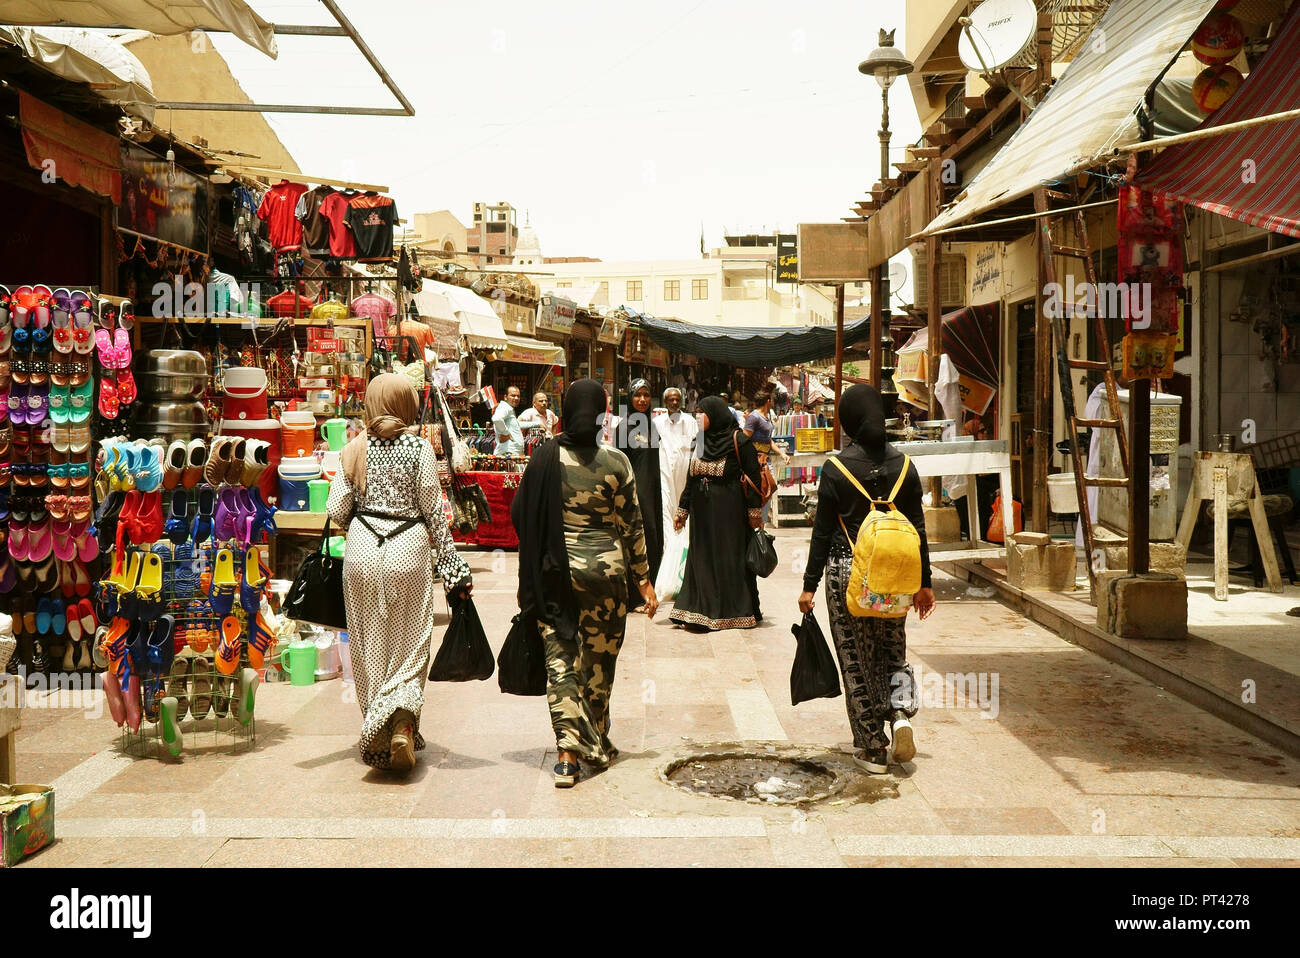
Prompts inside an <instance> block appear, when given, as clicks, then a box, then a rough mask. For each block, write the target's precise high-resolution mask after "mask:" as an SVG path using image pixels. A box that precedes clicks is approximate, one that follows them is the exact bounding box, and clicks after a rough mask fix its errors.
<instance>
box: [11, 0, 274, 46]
mask: <svg viewBox="0 0 1300 958" xmlns="http://www.w3.org/2000/svg"><path fill="white" fill-rule="evenodd" d="M4 20H5V22H6V23H12V24H17V25H20V26H27V27H53V26H77V27H120V28H124V29H128V30H146V31H148V32H149V33H156V34H158V35H159V36H164V37H168V36H173V35H175V34H178V33H190V32H192V31H195V30H217V31H221V30H229V31H230V32H231V33H232V34H234V35H235V36H237V37H238V38H239V39H241V40H243V41H244V42H245V43H247V44H248V45H249V46H251V47H253V48H255V49H257V50H261V51H262V52H263V53H265V54H266V55H267V56H268V57H270V58H271V59H273V60H274V59H275V57H276V55H277V53H278V52H279V51H278V49H277V47H276V43H275V27H274V26H273V25H272V24H271V23H269V22H267V21H266V20H263V19H262V18H261V17H260V16H258V15H257V14H256V13H255V12H254V11H253V9H252V8H251V7H250V6H249V5H248V4H247V3H245V2H244V0H95V2H94V3H87V2H86V0H13V2H10V3H6V4H5V10H4Z"/></svg>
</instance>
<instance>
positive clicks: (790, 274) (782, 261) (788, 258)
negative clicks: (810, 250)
mask: <svg viewBox="0 0 1300 958" xmlns="http://www.w3.org/2000/svg"><path fill="white" fill-rule="evenodd" d="M776 281H777V282H778V283H797V282H799V235H798V234H797V233H778V234H777V236H776Z"/></svg>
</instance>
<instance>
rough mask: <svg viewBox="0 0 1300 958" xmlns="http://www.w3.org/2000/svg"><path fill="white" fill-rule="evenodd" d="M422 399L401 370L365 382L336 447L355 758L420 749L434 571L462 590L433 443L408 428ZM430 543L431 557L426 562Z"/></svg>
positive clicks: (381, 764)
mask: <svg viewBox="0 0 1300 958" xmlns="http://www.w3.org/2000/svg"><path fill="white" fill-rule="evenodd" d="M418 407H419V400H418V398H417V396H416V392H415V387H414V386H413V385H412V384H411V381H410V380H409V379H408V378H406V377H405V376H398V375H395V374H392V373H388V374H385V375H382V376H376V377H375V378H374V379H372V380H371V381H370V383H369V385H368V386H367V387H366V429H365V431H364V432H363V433H361V435H359V436H357V437H356V438H355V439H353V440H352V441H351V442H350V443H348V445H347V446H346V447H345V448H344V450H343V457H342V459H343V468H342V469H341V470H339V474H338V475H337V476H336V477H335V479H334V482H333V484H332V485H331V487H330V496H329V504H328V506H327V508H328V511H329V516H330V519H331V520H332V521H333V522H335V523H336V524H337V525H338V526H339V527H340V528H344V527H345V528H346V529H347V548H346V551H345V552H344V555H343V595H344V600H345V605H346V608H347V616H348V639H349V643H348V644H349V651H350V653H351V656H352V677H353V680H354V682H355V683H356V693H357V704H358V705H360V706H361V712H362V715H363V716H364V720H363V722H362V725H361V741H360V748H361V758H362V761H364V762H365V763H366V764H367V765H370V766H373V767H375V768H384V769H393V770H395V771H409V770H410V769H411V767H412V766H413V765H414V764H415V753H416V751H418V750H420V749H422V748H424V739H423V737H422V736H421V735H420V730H419V727H420V711H421V709H422V708H423V706H424V683H425V677H426V675H427V674H428V671H429V654H430V646H431V643H432V640H433V569H434V568H436V569H437V571H438V574H439V576H441V578H442V581H443V586H444V588H445V589H446V590H447V591H452V590H460V591H461V592H462V593H463V594H465V595H469V593H470V591H471V588H472V584H471V581H470V571H469V566H468V565H467V564H466V562H465V560H464V559H463V558H461V557H460V556H459V555H458V554H457V553H456V549H455V546H454V545H453V543H452V539H451V531H450V530H449V529H448V527H447V519H446V517H445V515H444V512H443V497H442V486H441V485H439V483H438V468H437V461H436V459H435V457H434V452H433V448H432V447H431V446H430V445H429V444H428V443H427V442H426V441H425V440H423V439H421V438H419V437H417V436H415V435H413V434H412V433H411V425H412V423H414V422H415V418H416V412H417V410H418ZM430 546H432V549H433V561H432V562H430Z"/></svg>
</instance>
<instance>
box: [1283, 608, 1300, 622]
mask: <svg viewBox="0 0 1300 958" xmlns="http://www.w3.org/2000/svg"><path fill="white" fill-rule="evenodd" d="M1286 614H1287V615H1293V616H1295V617H1296V618H1297V619H1300V605H1297V606H1296V607H1295V608H1294V609H1287V611H1286Z"/></svg>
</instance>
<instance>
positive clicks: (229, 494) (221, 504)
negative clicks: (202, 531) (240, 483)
mask: <svg viewBox="0 0 1300 958" xmlns="http://www.w3.org/2000/svg"><path fill="white" fill-rule="evenodd" d="M238 516H239V501H238V490H237V489H236V488H235V487H234V486H225V487H224V488H222V490H221V492H220V493H219V494H218V496H217V511H216V514H215V518H214V520H213V523H212V537H213V538H214V539H221V540H223V541H224V540H226V539H233V538H235V532H236V519H237V518H238Z"/></svg>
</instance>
